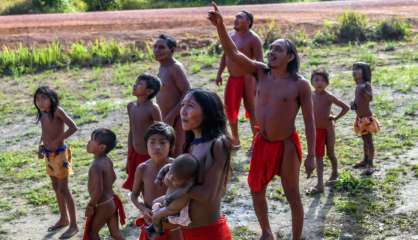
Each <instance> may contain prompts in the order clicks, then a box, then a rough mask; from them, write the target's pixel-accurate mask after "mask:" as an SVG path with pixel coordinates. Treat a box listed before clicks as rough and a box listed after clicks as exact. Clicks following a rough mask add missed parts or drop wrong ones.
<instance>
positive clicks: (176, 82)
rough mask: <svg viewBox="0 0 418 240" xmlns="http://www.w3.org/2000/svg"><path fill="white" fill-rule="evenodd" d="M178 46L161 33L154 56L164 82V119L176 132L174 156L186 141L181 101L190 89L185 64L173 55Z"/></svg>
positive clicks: (161, 101)
mask: <svg viewBox="0 0 418 240" xmlns="http://www.w3.org/2000/svg"><path fill="white" fill-rule="evenodd" d="M176 46H177V43H176V41H175V39H173V38H172V37H169V36H166V35H161V36H160V37H159V38H158V39H157V41H156V42H155V44H154V56H155V59H156V60H157V61H158V62H159V63H160V69H159V73H158V76H159V77H160V79H161V82H162V87H161V91H160V92H159V94H158V95H157V103H158V105H159V106H160V109H161V113H162V117H163V121H164V122H165V123H168V124H169V125H171V126H172V127H173V128H174V130H175V132H176V147H175V149H174V156H177V155H179V154H180V153H181V151H182V147H183V144H184V141H185V135H184V131H183V129H182V128H181V121H180V103H181V100H182V99H183V97H184V96H185V95H186V93H187V92H188V91H189V89H190V83H189V81H188V80H187V75H186V71H185V68H184V66H183V65H182V64H181V63H180V62H178V61H177V60H176V59H175V58H174V57H173V54H174V51H175V49H176Z"/></svg>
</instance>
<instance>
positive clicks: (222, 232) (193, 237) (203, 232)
mask: <svg viewBox="0 0 418 240" xmlns="http://www.w3.org/2000/svg"><path fill="white" fill-rule="evenodd" d="M182 233H183V239H184V240H215V239H216V240H232V234H231V231H230V230H229V227H228V223H227V222H226V219H225V217H221V218H219V219H218V220H217V221H216V222H215V223H213V224H211V225H208V226H204V227H196V228H184V229H182Z"/></svg>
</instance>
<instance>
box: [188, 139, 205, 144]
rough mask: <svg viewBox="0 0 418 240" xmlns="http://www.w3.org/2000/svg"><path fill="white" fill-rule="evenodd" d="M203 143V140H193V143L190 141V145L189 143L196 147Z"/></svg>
mask: <svg viewBox="0 0 418 240" xmlns="http://www.w3.org/2000/svg"><path fill="white" fill-rule="evenodd" d="M204 142H205V141H204V140H203V138H195V139H194V140H193V141H192V143H191V145H198V144H201V143H204Z"/></svg>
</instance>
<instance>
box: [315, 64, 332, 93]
mask: <svg viewBox="0 0 418 240" xmlns="http://www.w3.org/2000/svg"><path fill="white" fill-rule="evenodd" d="M311 84H312V86H313V87H314V88H315V90H316V91H323V90H325V89H326V88H327V86H328V84H329V75H328V73H327V72H326V71H325V70H324V69H317V70H314V71H313V72H312V75H311Z"/></svg>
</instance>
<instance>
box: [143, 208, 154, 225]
mask: <svg viewBox="0 0 418 240" xmlns="http://www.w3.org/2000/svg"><path fill="white" fill-rule="evenodd" d="M142 215H143V216H144V220H145V223H146V224H148V225H149V224H151V223H152V211H151V209H148V208H145V209H143V210H142Z"/></svg>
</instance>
